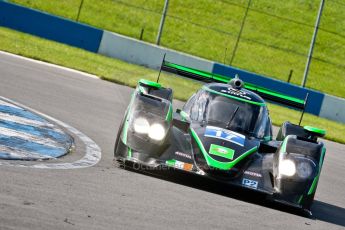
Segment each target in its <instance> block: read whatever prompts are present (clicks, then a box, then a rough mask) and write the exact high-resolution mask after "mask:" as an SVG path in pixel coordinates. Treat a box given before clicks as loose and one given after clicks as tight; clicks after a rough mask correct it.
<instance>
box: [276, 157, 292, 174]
mask: <svg viewBox="0 0 345 230" xmlns="http://www.w3.org/2000/svg"><path fill="white" fill-rule="evenodd" d="M279 173H280V174H282V175H285V176H293V175H295V173H296V165H295V163H294V162H293V161H292V160H282V161H281V162H280V164H279Z"/></svg>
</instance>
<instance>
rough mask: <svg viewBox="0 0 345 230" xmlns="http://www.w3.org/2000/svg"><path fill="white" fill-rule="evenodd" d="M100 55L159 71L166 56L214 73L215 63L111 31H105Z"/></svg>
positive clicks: (175, 61)
mask: <svg viewBox="0 0 345 230" xmlns="http://www.w3.org/2000/svg"><path fill="white" fill-rule="evenodd" d="M98 53H100V54H103V55H105V56H110V57H114V58H118V59H121V60H123V61H126V62H129V63H133V64H137V65H142V66H146V67H149V68H152V69H159V67H160V66H161V64H162V59H163V56H164V54H166V59H167V60H169V61H171V62H174V63H176V64H180V65H184V66H188V67H191V68H195V69H199V70H203V71H207V72H212V69H213V65H214V62H211V61H208V60H205V59H202V58H199V57H195V56H192V55H188V54H185V53H181V52H178V51H175V50H171V49H167V48H164V47H160V46H156V45H153V44H150V43H147V42H143V41H139V40H136V39H133V38H129V37H126V36H123V35H120V34H116V33H112V32H109V31H104V33H103V37H102V40H101V44H100V46H99V49H98Z"/></svg>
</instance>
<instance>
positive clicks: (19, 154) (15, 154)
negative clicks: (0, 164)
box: [0, 144, 55, 160]
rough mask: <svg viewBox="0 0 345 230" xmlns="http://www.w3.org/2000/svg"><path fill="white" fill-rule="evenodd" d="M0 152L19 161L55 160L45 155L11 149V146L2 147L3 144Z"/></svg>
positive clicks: (0, 146)
mask: <svg viewBox="0 0 345 230" xmlns="http://www.w3.org/2000/svg"><path fill="white" fill-rule="evenodd" d="M0 152H3V153H8V154H10V155H11V156H12V158H15V157H17V158H18V159H21V160H27V159H28V160H31V159H35V160H36V159H55V158H54V157H52V156H48V155H43V154H40V153H36V152H29V151H26V150H23V149H19V148H15V147H10V146H6V145H1V144H0Z"/></svg>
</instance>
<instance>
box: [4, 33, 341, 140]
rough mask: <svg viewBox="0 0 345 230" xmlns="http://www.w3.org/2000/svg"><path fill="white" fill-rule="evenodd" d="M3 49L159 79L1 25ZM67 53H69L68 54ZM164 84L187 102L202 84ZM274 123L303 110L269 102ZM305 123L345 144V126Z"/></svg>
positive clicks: (107, 75)
mask: <svg viewBox="0 0 345 230" xmlns="http://www.w3.org/2000/svg"><path fill="white" fill-rule="evenodd" d="M0 39H1V43H0V50H3V51H7V52H10V53H14V54H18V55H22V56H25V57H30V58H34V59H37V60H42V61H45V62H49V63H54V64H58V65H62V66H66V67H69V68H73V69H77V70H81V71H84V72H87V73H91V74H94V75H97V76H99V77H100V78H102V79H106V80H109V81H112V82H115V83H119V84H122V85H127V86H130V87H135V86H136V83H137V81H138V80H139V79H140V78H146V79H149V80H155V79H156V77H157V71H154V70H151V69H147V68H144V67H141V66H137V65H132V64H129V63H126V62H123V61H120V60H117V59H113V58H109V57H105V56H102V55H98V54H94V53H91V52H88V51H85V50H82V49H78V48H74V47H70V46H67V45H63V44H60V43H56V42H53V41H49V40H45V39H41V38H38V37H35V36H32V35H28V34H24V33H20V32H17V31H13V30H10V29H6V28H3V27H0ZM66 54H67V55H66ZM160 79H161V83H162V84H163V85H164V86H166V87H171V88H172V89H174V97H175V98H176V99H179V100H182V101H185V100H186V99H188V98H189V97H190V96H191V95H192V94H193V93H194V92H195V91H196V90H197V89H198V88H199V87H200V85H201V84H199V83H197V82H192V81H190V80H186V79H182V78H178V77H173V76H172V75H170V74H166V73H162V75H161V78H160ZM268 107H269V109H270V113H271V117H272V121H273V124H274V125H277V126H280V125H281V124H282V122H284V121H286V120H290V121H291V122H294V123H296V122H298V120H299V116H300V112H298V111H295V110H291V109H288V108H285V107H281V106H277V105H273V104H269V105H268ZM302 125H312V126H316V127H320V128H324V129H326V130H327V135H326V139H329V140H333V141H337V142H340V143H345V137H344V135H343V134H344V133H345V125H344V124H341V123H337V122H334V121H330V120H327V119H323V118H320V117H317V116H314V115H310V114H305V116H304V119H303V122H302Z"/></svg>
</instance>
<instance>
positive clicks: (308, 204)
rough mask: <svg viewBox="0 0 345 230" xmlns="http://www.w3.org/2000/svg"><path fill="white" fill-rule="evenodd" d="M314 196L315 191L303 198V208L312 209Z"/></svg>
mask: <svg viewBox="0 0 345 230" xmlns="http://www.w3.org/2000/svg"><path fill="white" fill-rule="evenodd" d="M314 196H315V192H314V193H312V194H310V195H307V196H306V197H304V198H303V203H302V208H303V209H306V210H309V211H310V209H311V206H312V204H313V202H314Z"/></svg>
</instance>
